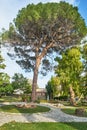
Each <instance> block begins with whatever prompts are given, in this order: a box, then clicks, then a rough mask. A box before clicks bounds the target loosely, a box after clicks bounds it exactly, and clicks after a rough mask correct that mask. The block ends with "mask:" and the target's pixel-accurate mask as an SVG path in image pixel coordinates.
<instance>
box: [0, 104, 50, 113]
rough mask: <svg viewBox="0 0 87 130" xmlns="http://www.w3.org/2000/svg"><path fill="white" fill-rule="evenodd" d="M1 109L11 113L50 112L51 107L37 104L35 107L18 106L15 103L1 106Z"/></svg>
mask: <svg viewBox="0 0 87 130" xmlns="http://www.w3.org/2000/svg"><path fill="white" fill-rule="evenodd" d="M0 111H3V112H10V113H37V112H48V111H50V108H48V107H44V106H36V107H35V108H18V107H17V106H15V105H4V106H2V107H0Z"/></svg>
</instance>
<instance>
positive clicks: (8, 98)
mask: <svg viewBox="0 0 87 130" xmlns="http://www.w3.org/2000/svg"><path fill="white" fill-rule="evenodd" d="M20 101H21V97H18V96H17V97H16V96H2V97H1V98H0V102H20Z"/></svg>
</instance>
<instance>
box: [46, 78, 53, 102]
mask: <svg viewBox="0 0 87 130" xmlns="http://www.w3.org/2000/svg"><path fill="white" fill-rule="evenodd" d="M46 90H47V96H48V99H49V100H50V99H53V90H52V85H51V81H50V80H49V81H48V83H47V85H46Z"/></svg>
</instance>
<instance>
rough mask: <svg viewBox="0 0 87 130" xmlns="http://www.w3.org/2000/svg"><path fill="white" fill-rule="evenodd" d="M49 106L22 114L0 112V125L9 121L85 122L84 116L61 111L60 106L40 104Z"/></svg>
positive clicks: (86, 119)
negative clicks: (42, 111) (35, 111)
mask: <svg viewBox="0 0 87 130" xmlns="http://www.w3.org/2000/svg"><path fill="white" fill-rule="evenodd" d="M41 105H44V106H48V107H50V108H51V110H50V111H49V112H45V113H34V114H23V113H21V114H20V113H4V112H0V126H1V125H3V124H5V123H8V122H11V121H16V122H87V118H86V117H76V116H71V115H68V114H65V113H63V112H62V111H61V110H60V108H56V107H53V106H51V105H49V104H41Z"/></svg>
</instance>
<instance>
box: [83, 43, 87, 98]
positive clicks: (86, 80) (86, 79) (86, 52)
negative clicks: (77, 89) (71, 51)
mask: <svg viewBox="0 0 87 130" xmlns="http://www.w3.org/2000/svg"><path fill="white" fill-rule="evenodd" d="M82 55H83V64H84V72H83V73H84V75H83V77H82V93H83V94H84V96H87V44H85V45H84V46H83V51H82Z"/></svg>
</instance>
